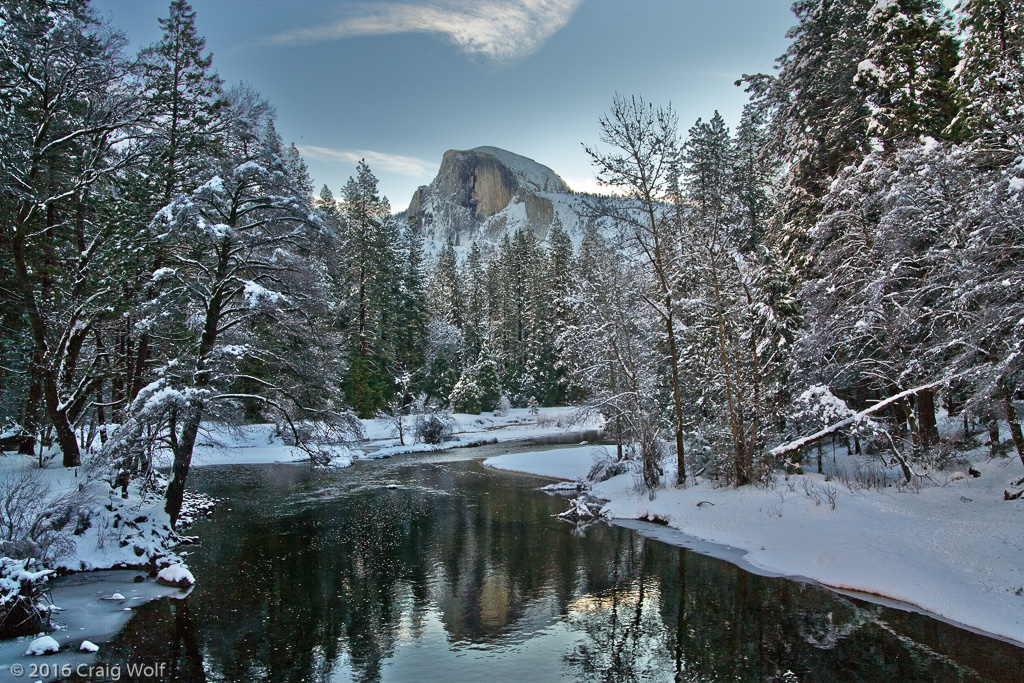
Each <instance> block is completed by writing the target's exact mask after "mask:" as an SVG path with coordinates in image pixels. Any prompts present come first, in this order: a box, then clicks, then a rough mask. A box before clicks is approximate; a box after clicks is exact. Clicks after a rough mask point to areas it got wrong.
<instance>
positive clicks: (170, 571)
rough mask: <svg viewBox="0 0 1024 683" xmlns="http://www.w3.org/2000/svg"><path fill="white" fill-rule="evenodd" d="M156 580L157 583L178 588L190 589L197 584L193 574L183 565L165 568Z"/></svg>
mask: <svg viewBox="0 0 1024 683" xmlns="http://www.w3.org/2000/svg"><path fill="white" fill-rule="evenodd" d="M156 580H157V583H162V584H163V585H165V586H174V587H176V588H188V587H189V586H191V585H192V584H194V583H195V582H196V579H195V577H194V576H192V572H190V571H189V570H188V567H186V566H185V565H183V564H172V565H171V566H169V567H164V568H163V569H161V570H160V573H159V574H157V575H156Z"/></svg>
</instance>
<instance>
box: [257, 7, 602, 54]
mask: <svg viewBox="0 0 1024 683" xmlns="http://www.w3.org/2000/svg"><path fill="white" fill-rule="evenodd" d="M582 2H583V0H433V1H432V2H427V3H415V4H414V3H411V2H404V3H403V2H387V3H384V2H381V3H363V4H359V5H355V6H354V7H352V8H350V9H349V10H348V11H347V12H346V16H345V17H344V18H342V19H341V20H339V21H335V22H333V23H329V24H326V25H323V26H315V27H310V28H304V29H297V30H293V31H285V32H282V33H278V34H276V35H273V36H271V37H270V38H269V42H270V43H271V44H274V45H296V44H308V43H317V42H323V41H328V40H342V39H345V38H355V37H358V36H381V35H391V34H397V33H434V34H439V35H442V36H444V37H445V38H447V39H448V40H449V41H451V42H452V43H454V44H455V45H456V46H457V47H458V48H459V49H460V50H462V51H463V52H464V53H466V54H468V55H471V56H479V57H483V58H484V59H487V60H490V61H492V62H495V63H499V64H507V63H511V62H515V61H518V60H520V59H522V58H524V57H528V56H529V55H531V54H533V53H534V52H536V51H537V50H538V49H540V47H541V46H542V45H543V44H544V43H545V42H547V40H548V38H550V37H551V36H552V35H554V34H555V33H556V32H558V31H559V30H560V29H561V28H562V27H563V26H565V25H566V24H567V23H569V20H570V19H572V15H573V13H575V11H576V9H577V8H578V7H579V6H580V4H581V3H582Z"/></svg>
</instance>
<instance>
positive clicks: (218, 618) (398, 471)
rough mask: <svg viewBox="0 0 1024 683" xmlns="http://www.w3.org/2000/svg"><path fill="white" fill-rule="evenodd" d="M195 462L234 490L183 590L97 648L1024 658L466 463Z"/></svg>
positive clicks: (416, 663)
mask: <svg viewBox="0 0 1024 683" xmlns="http://www.w3.org/2000/svg"><path fill="white" fill-rule="evenodd" d="M197 480H198V481H199V483H200V485H201V486H203V488H204V489H205V490H207V491H208V492H210V493H212V494H213V495H215V496H218V497H227V496H231V498H232V500H231V502H230V503H227V504H226V507H225V509H222V510H221V511H220V512H218V513H217V516H216V518H215V520H214V522H213V523H211V524H206V525H204V526H203V527H202V528H201V529H199V533H200V535H201V538H202V546H201V547H200V548H198V549H197V550H196V551H195V553H194V554H193V556H192V557H191V558H190V564H191V566H192V569H193V570H194V572H195V573H196V575H197V577H199V584H198V586H197V588H196V590H195V591H194V592H193V593H192V595H191V596H190V597H189V598H188V599H187V600H182V601H174V600H164V601H159V602H156V603H151V604H150V605H147V606H145V607H143V608H140V609H139V610H138V614H137V615H136V618H135V619H133V620H132V621H131V622H130V624H129V626H128V627H127V628H126V629H125V631H124V632H122V634H121V635H120V636H119V637H118V638H117V640H116V641H115V642H114V643H111V644H109V645H107V646H105V647H104V648H103V649H102V650H101V655H102V658H103V659H104V660H105V661H109V662H121V663H124V662H127V661H139V662H153V661H171V662H174V663H175V670H174V674H173V676H172V677H170V678H168V679H167V680H189V681H192V680H226V681H238V680H252V681H297V680H313V681H321V680H332V679H333V680H346V679H347V678H352V679H356V680H383V679H391V680H411V679H416V680H431V679H433V680H436V679H446V680H482V679H493V680H506V679H508V678H515V679H523V680H538V681H540V680H550V679H552V678H555V677H557V676H559V675H565V676H568V677H569V678H571V679H600V680H637V679H640V678H643V679H645V680H671V679H672V678H673V677H675V676H677V675H678V677H679V679H680V680H709V679H712V678H715V679H728V680H786V678H785V677H786V672H787V671H791V672H794V673H795V675H796V676H797V677H798V678H799V679H800V680H945V679H960V680H974V679H976V678H977V674H975V671H978V672H982V674H983V675H984V676H985V677H988V678H992V679H995V680H999V679H1000V677H1002V678H1003V679H1006V676H1007V675H1009V673H1008V672H1014V671H1020V670H1021V667H1022V666H1024V651H1022V650H1021V649H1020V648H1015V647H1013V646H1010V645H1006V644H1003V643H999V642H997V641H993V640H990V639H986V638H982V637H980V636H975V635H973V634H970V633H966V632H964V631H961V630H958V629H955V628H952V627H950V626H948V625H946V624H942V623H941V622H938V621H935V620H931V619H927V618H925V617H921V616H917V615H912V614H906V613H902V612H898V611H894V610H889V609H884V608H880V607H876V606H865V605H860V604H857V603H855V602H853V601H851V600H849V599H846V598H843V597H839V596H836V595H834V594H832V593H829V592H827V591H824V590H822V589H819V588H816V587H814V586H810V585H807V584H802V583H796V582H791V581H786V580H781V579H769V578H763V577H757V576H754V575H751V574H747V573H746V572H743V571H742V570H740V569H738V568H736V567H734V566H732V565H729V564H727V563H725V562H722V561H719V560H713V559H710V558H706V557H702V556H699V555H694V554H690V553H687V552H685V551H681V550H679V549H677V548H674V547H671V546H667V545H664V544H661V543H658V542H656V541H651V540H646V539H644V538H642V537H640V536H639V535H637V534H635V533H633V532H632V531H629V530H626V529H622V528H619V527H610V526H607V525H603V524H602V525H597V526H594V527H592V528H590V529H588V530H587V532H586V534H585V535H584V536H583V537H580V536H577V535H575V534H573V533H572V528H571V527H570V526H569V525H567V524H564V523H561V522H558V521H557V520H555V519H554V518H553V515H554V514H555V513H557V512H559V511H561V510H562V509H563V507H564V499H562V498H559V497H551V496H546V495H542V494H539V493H537V492H536V491H534V490H533V487H534V486H535V485H536V483H535V481H533V480H530V479H529V478H525V477H517V476H514V475H503V474H493V475H492V474H486V473H484V472H483V471H482V469H481V468H480V467H479V465H477V464H476V463H474V462H458V463H441V464H420V465H411V466H405V467H397V466H395V465H390V466H389V465H384V464H381V463H374V464H373V465H370V466H365V467H364V466H357V467H354V468H350V469H349V470H344V471H340V472H335V473H329V474H326V475H323V474H322V475H319V476H318V477H316V478H315V479H314V478H313V477H312V476H311V475H310V473H309V472H308V470H305V469H302V468H299V467H294V466H286V467H280V468H275V467H235V468H222V469H207V470H202V471H200V472H199V474H198V476H197ZM391 481H395V482H398V483H399V488H398V489H395V490H388V489H386V488H384V486H383V484H384V483H386V482H391ZM314 494H315V495H314ZM295 501H301V504H294V502H295ZM227 507H230V508H231V509H230V510H228V509H226V508H227Z"/></svg>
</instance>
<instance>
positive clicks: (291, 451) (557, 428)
mask: <svg viewBox="0 0 1024 683" xmlns="http://www.w3.org/2000/svg"><path fill="white" fill-rule="evenodd" d="M451 418H452V439H451V440H450V441H446V442H444V443H443V444H439V445H431V444H425V443H415V439H414V438H413V425H414V421H415V418H414V417H413V416H411V415H410V416H406V417H404V418H403V431H404V440H405V444H404V445H403V444H401V443H400V441H399V438H398V436H397V434H396V432H395V428H394V425H393V424H392V423H391V421H390V420H386V419H379V420H362V423H363V431H364V433H365V435H366V441H364V442H362V443H360V444H356V445H354V446H353V447H352V448H343V447H342V448H337V449H336V455H335V457H334V459H333V460H332V464H333V465H334V466H336V467H345V466H348V465H351V464H352V462H353V461H355V460H360V459H372V458H381V457H386V456H391V455H399V454H402V453H419V452H429V451H437V450H445V449H448V448H459V447H463V446H469V445H473V444H477V443H481V442H491V441H497V442H502V441H519V440H523V439H546V438H558V437H560V436H568V435H571V434H573V433H582V432H585V431H588V430H596V429H598V428H600V426H601V422H600V421H598V420H595V419H589V420H584V421H579V420H577V410H576V409H575V408H540V409H539V410H538V412H537V413H536V414H534V413H531V412H530V410H528V409H526V408H518V409H512V410H509V411H508V412H507V414H505V415H499V416H494V415H492V414H491V413H483V414H480V415H467V414H464V413H455V414H453V415H452V416H451ZM306 460H308V456H307V455H306V454H305V453H303V452H302V451H300V450H298V449H295V448H293V447H292V446H289V445H287V444H285V443H284V442H283V441H282V440H281V439H280V438H279V437H278V436H276V435H275V429H274V425H269V424H259V425H247V426H244V427H237V428H230V429H226V428H218V429H213V430H207V431H204V432H203V434H202V437H201V439H200V442H199V443H198V444H197V446H196V449H195V454H194V455H193V458H192V465H193V467H202V466H209V465H261V464H270V463H290V462H302V461H306ZM164 464H166V465H169V464H170V460H169V459H168V460H167V462H166V463H164Z"/></svg>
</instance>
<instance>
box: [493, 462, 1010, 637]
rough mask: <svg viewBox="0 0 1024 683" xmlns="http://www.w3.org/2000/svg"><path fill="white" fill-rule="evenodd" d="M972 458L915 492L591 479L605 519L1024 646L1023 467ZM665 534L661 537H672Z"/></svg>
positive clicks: (835, 484)
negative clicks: (1009, 492) (971, 472)
mask: <svg viewBox="0 0 1024 683" xmlns="http://www.w3.org/2000/svg"><path fill="white" fill-rule="evenodd" d="M605 449H607V447H594V448H590V449H586V448H585V449H580V448H575V449H556V450H551V451H545V452H543V453H537V452H534V453H516V454H509V455H502V456H497V457H494V458H489V459H488V460H486V461H485V462H484V464H485V465H486V466H488V467H495V468H498V469H504V470H510V471H517V472H523V473H529V474H536V475H540V476H546V477H556V478H560V479H580V478H582V477H584V476H585V475H586V474H587V472H588V471H589V469H590V466H591V465H592V463H593V461H594V459H596V457H598V456H599V455H600V454H602V452H604V453H607V452H608V451H607V450H605ZM581 451H583V452H589V458H584V457H582V456H581V453H580V452H581ZM973 467H974V468H975V469H976V470H977V471H979V472H980V473H981V476H980V477H977V478H975V477H971V476H967V475H965V474H964V473H963V472H961V471H953V470H950V471H946V472H933V473H932V479H933V480H934V481H933V482H931V483H928V484H926V485H925V486H922V487H921V488H920V489H919V490H918V491H909V490H904V491H898V490H897V489H896V487H882V488H862V487H857V486H856V485H853V486H852V487H847V486H846V485H844V484H842V483H840V482H839V481H827V480H826V478H825V477H824V476H822V475H820V474H807V475H800V476H792V477H789V478H788V480H786V479H784V478H782V477H780V479H779V480H778V481H777V482H776V484H775V486H774V487H773V488H772V487H769V488H755V487H746V488H742V489H732V488H714V487H713V485H712V484H710V483H708V482H698V484H697V485H692V484H691V485H690V486H689V487H688V488H685V489H674V488H667V489H660V490H659V491H658V492H657V496H656V497H655V499H654V500H650V499H649V498H648V496H647V494H646V493H639V492H637V491H636V490H635V486H634V481H633V475H632V474H624V475H619V476H617V477H613V478H612V479H609V480H608V481H605V482H602V483H600V484H596V485H595V486H594V487H593V490H592V494H593V495H594V496H595V497H597V498H600V499H602V500H605V501H607V503H605V505H604V512H605V513H606V514H607V515H609V516H610V517H612V518H616V519H632V520H636V519H639V518H641V517H647V518H649V519H659V520H662V521H664V522H667V523H668V524H669V525H670V527H671V530H678V532H681V533H682V534H684V535H685V536H686V537H688V538H690V539H694V540H695V541H697V542H704V543H711V544H714V545H716V546H720V547H724V548H731V549H734V551H735V553H741V554H742V555H741V557H742V562H743V564H749V565H750V566H752V567H755V568H757V569H758V570H760V571H762V572H767V573H770V574H776V575H782V576H794V577H805V578H807V579H810V580H813V581H816V582H818V583H821V584H823V585H826V586H829V587H832V588H835V589H837V590H846V591H852V592H855V593H860V594H872V595H877V596H881V597H883V598H889V599H891V600H894V601H897V602H898V603H903V604H905V605H910V606H913V607H914V608H917V609H920V610H922V611H923V612H925V613H927V614H931V615H935V616H938V617H940V618H941V619H943V620H945V621H948V622H950V623H953V624H956V625H962V626H964V627H966V628H968V629H970V630H974V631H978V632H981V633H983V634H986V635H991V636H994V637H997V638H1000V639H1003V640H1007V641H1010V642H1013V643H1014V644H1018V645H1022V646H1024V539H1022V538H1021V536H1020V529H1021V528H1024V506H1021V505H1020V504H1018V503H1017V501H1004V500H1003V490H1004V488H1006V486H1007V485H1008V483H1010V482H1012V481H1016V480H1019V479H1020V478H1021V477H1022V476H1024V468H1022V466H1021V463H1020V461H1019V460H1018V459H1016V458H1005V459H997V460H991V461H989V460H986V459H984V458H980V459H978V460H977V461H976V462H974V463H973ZM805 482H806V486H805ZM851 488H852V490H851ZM830 497H831V498H834V500H835V509H832V504H831V502H830ZM671 530H668V531H671ZM670 535H671V534H670V533H665V534H659V536H665V537H666V538H661V540H666V542H670V543H672V542H673V541H672V540H668V538H667V537H668V536H670ZM676 540H677V542H675V543H674V544H676V545H684V546H685V545H686V544H685V543H683V542H681V541H682V539H676ZM697 550H698V552H701V549H699V548H698V549H697ZM736 557H740V556H736ZM736 557H723V559H728V560H729V561H733V562H735V561H736Z"/></svg>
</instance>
